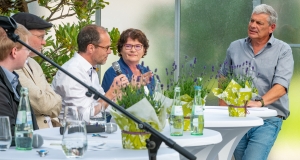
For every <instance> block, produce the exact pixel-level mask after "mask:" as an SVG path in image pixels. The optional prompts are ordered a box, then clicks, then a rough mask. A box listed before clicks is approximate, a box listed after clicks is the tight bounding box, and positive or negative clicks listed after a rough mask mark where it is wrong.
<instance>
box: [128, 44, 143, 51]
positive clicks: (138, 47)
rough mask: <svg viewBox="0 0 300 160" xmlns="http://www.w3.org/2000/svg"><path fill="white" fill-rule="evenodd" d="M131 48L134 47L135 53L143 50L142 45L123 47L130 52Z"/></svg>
mask: <svg viewBox="0 0 300 160" xmlns="http://www.w3.org/2000/svg"><path fill="white" fill-rule="evenodd" d="M133 46H134V48H135V50H137V51H139V50H141V49H142V48H143V45H141V44H136V45H132V44H124V47H125V49H126V50H131V49H132V47H133Z"/></svg>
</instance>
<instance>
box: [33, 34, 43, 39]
mask: <svg viewBox="0 0 300 160" xmlns="http://www.w3.org/2000/svg"><path fill="white" fill-rule="evenodd" d="M32 35H33V36H36V37H37V38H38V39H40V40H41V41H42V40H45V35H40V36H38V35H35V34H32Z"/></svg>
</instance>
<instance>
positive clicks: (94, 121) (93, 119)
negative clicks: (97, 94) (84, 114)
mask: <svg viewBox="0 0 300 160" xmlns="http://www.w3.org/2000/svg"><path fill="white" fill-rule="evenodd" d="M99 104H100V105H101V111H100V113H98V114H96V115H94V114H95V108H94V107H95V106H96V105H99ZM89 124H90V125H105V124H106V113H105V106H104V105H102V104H101V103H92V104H91V107H90V122H89Z"/></svg>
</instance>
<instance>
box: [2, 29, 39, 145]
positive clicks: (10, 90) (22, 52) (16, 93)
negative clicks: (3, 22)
mask: <svg viewBox="0 0 300 160" xmlns="http://www.w3.org/2000/svg"><path fill="white" fill-rule="evenodd" d="M15 34H17V35H19V37H20V40H21V41H23V42H24V43H27V44H28V36H29V35H30V33H29V32H28V30H27V29H26V28H25V27H24V26H22V25H20V24H18V27H17V29H16V30H15ZM28 56H29V50H28V49H27V48H26V47H25V46H23V45H21V44H20V43H16V42H13V41H12V40H10V39H9V38H8V37H7V34H6V32H5V31H4V30H3V28H1V27H0V116H8V117H9V121H10V125H11V130H12V132H11V134H12V135H14V134H15V132H14V130H15V124H16V119H17V114H18V105H19V101H20V89H21V85H20V83H19V81H18V74H17V73H16V72H14V70H16V69H20V68H22V67H24V64H25V61H26V59H27V57H28ZM30 109H31V108H30ZM31 112H32V113H31V116H32V124H33V129H34V130H37V129H39V128H38V126H37V123H36V119H35V116H34V114H33V111H32V110H31ZM1 130H3V128H1ZM13 142H14V141H13Z"/></svg>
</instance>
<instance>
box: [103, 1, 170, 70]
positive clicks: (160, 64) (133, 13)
mask: <svg viewBox="0 0 300 160" xmlns="http://www.w3.org/2000/svg"><path fill="white" fill-rule="evenodd" d="M174 6H175V0H163V1H162V0H151V1H149V0H148V1H141V0H126V1H123V0H122V1H120V0H110V1H109V5H108V6H107V7H105V8H104V9H103V10H101V25H102V26H104V27H106V28H108V29H109V30H110V29H112V27H117V28H119V30H120V32H121V33H122V31H124V30H126V29H128V28H136V29H140V30H142V31H143V32H144V33H145V34H146V36H147V38H148V40H149V44H150V47H149V49H148V52H147V55H146V56H145V58H142V59H141V60H142V61H144V62H145V65H146V66H149V67H150V69H151V70H152V71H154V70H155V68H158V74H159V75H164V74H165V68H166V67H167V66H170V65H172V63H173V61H174V23H175V20H174V19H175V18H174V15H175V11H174ZM118 59H119V56H117V55H109V58H108V60H107V62H106V64H105V65H103V66H102V67H101V75H102V76H103V74H104V72H105V71H106V70H107V69H108V68H109V67H110V66H111V64H112V62H114V61H117V60H118Z"/></svg>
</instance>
